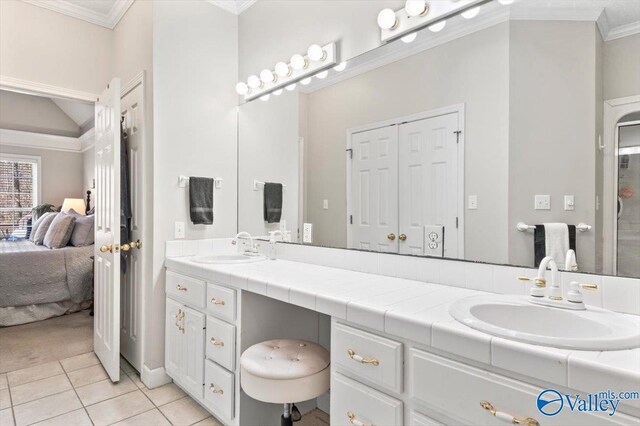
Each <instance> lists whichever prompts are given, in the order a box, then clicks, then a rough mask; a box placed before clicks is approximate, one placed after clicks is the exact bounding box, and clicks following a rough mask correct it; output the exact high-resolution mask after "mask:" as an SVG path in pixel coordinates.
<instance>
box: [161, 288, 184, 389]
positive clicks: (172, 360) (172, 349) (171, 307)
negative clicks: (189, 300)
mask: <svg viewBox="0 0 640 426" xmlns="http://www.w3.org/2000/svg"><path fill="white" fill-rule="evenodd" d="M166 301H167V304H166V319H165V327H164V333H165V342H164V366H165V369H166V370H167V374H169V375H170V376H171V377H172V378H173V379H174V380H176V381H178V379H177V378H178V377H180V364H181V363H182V353H183V351H182V334H183V332H184V331H183V328H184V327H183V325H182V323H183V317H182V315H183V314H184V311H183V309H182V305H181V304H180V303H178V302H176V301H174V300H172V299H166Z"/></svg>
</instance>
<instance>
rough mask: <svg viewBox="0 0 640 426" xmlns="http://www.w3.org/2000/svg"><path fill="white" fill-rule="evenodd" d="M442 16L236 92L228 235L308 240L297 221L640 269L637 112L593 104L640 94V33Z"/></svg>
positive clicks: (375, 238) (529, 260)
mask: <svg viewBox="0 0 640 426" xmlns="http://www.w3.org/2000/svg"><path fill="white" fill-rule="evenodd" d="M633 9H634V10H635V9H640V6H638V7H635V8H633ZM635 12H637V13H636V14H637V15H639V16H638V17H636V19H640V10H637V11H635ZM450 21H452V22H450V23H448V24H450V25H451V28H450V30H451V32H449V33H446V34H443V33H444V32H443V33H432V32H430V31H427V30H423V31H420V32H419V33H418V37H417V40H416V41H415V42H414V43H412V44H406V43H403V42H401V41H396V42H392V43H389V44H386V45H383V46H381V47H379V48H377V49H374V50H372V51H369V52H366V53H365V54H363V55H361V56H358V57H356V58H352V59H349V60H348V62H347V67H346V69H345V70H344V71H341V72H337V71H332V72H331V73H330V74H329V76H328V77H326V78H325V79H322V80H321V79H317V78H314V79H313V82H312V83H311V84H309V85H307V86H301V85H300V84H298V87H297V88H296V90H294V91H285V92H284V93H283V94H281V95H280V96H274V95H271V96H270V98H269V100H268V101H266V102H263V101H260V100H256V101H252V102H247V103H244V104H242V105H241V106H240V108H239V167H238V170H239V173H238V176H239V180H238V203H239V209H238V210H239V213H238V214H239V218H238V228H239V230H242V231H248V232H250V233H251V234H252V235H260V236H267V235H268V234H269V232H270V231H273V230H275V229H279V228H284V229H286V230H290V231H292V235H291V241H293V242H300V243H302V234H303V225H302V224H303V223H309V224H311V225H312V244H314V245H323V246H331V247H344V248H353V249H361V250H372V251H381V252H390V253H399V254H408V255H417V256H436V257H447V258H458V259H467V260H473V261H482V262H489V263H497V264H510V265H519V266H527V267H533V266H537V263H538V262H539V260H540V259H541V257H542V256H544V255H545V253H546V254H549V253H550V251H551V252H555V256H554V257H556V258H558V257H560V258H561V259H562V261H561V264H559V265H558V266H559V267H560V268H561V269H566V268H569V269H573V270H578V271H581V272H597V273H606V274H619V275H624V276H633V277H638V276H640V262H638V260H637V259H638V258H639V256H640V120H639V118H640V117H639V116H640V113H633V111H632V112H631V113H630V114H626V115H624V116H622V117H617V118H616V115H615V114H613V113H609V114H608V115H607V113H606V111H605V109H606V108H612V109H611V111H614V110H615V109H616V108H617V104H616V102H617V101H610V100H612V99H621V98H627V97H629V96H636V97H637V95H640V80H639V77H638V75H635V71H634V70H638V69H640V66H639V65H638V62H639V61H640V60H639V59H638V52H640V34H634V35H630V36H626V37H622V38H618V39H613V40H609V41H604V40H603V38H602V35H601V33H600V31H599V29H598V25H597V23H596V22H594V21H569V20H553V21H552V20H549V21H545V20H539V19H536V20H526V19H522V17H520V19H518V20H514V19H511V20H506V21H505V20H503V21H502V22H499V23H497V24H494V25H489V26H485V28H482V29H480V30H475V31H471V30H469V31H465V30H464V29H465V28H466V27H464V25H470V22H469V21H467V20H464V19H461V18H460V17H456V18H455V19H453V20H450ZM455 25H458V26H457V27H456V26H455ZM454 30H456V31H454ZM343 59H344V58H343ZM634 67H636V68H634ZM605 101H609V104H607V103H605ZM607 105H609V106H607ZM635 105H636V106H637V110H638V111H640V103H638V99H636V103H635ZM627 107H628V108H631V110H633V108H634V106H633V104H631V105H627ZM607 120H608V121H607ZM607 132H608V133H607ZM608 134H610V138H608V137H607V135H608ZM605 144H608V146H606V147H604V148H603V146H604V145H605ZM265 181H267V182H276V183H282V184H283V185H284V187H283V203H282V221H284V222H286V224H285V223H272V224H270V223H266V222H265V221H264V218H263V200H264V194H263V186H262V182H265ZM554 223H556V224H557V223H559V224H566V225H569V226H566V225H560V226H559V225H553V224H554ZM543 224H544V225H543ZM534 228H537V229H535V230H534ZM541 228H542V229H541ZM543 231H544V232H543ZM554 241H556V242H555V243H554ZM547 244H548V245H549V246H547ZM567 248H571V249H574V250H575V253H576V262H575V263H577V267H576V265H575V264H574V263H573V262H570V263H569V264H567V265H565V261H564V259H565V255H566V249H567ZM560 249H562V253H560V254H558V250H560Z"/></svg>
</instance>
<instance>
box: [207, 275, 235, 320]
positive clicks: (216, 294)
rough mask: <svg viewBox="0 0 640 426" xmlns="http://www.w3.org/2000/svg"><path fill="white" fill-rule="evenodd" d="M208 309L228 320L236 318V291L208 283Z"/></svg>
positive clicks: (212, 313)
mask: <svg viewBox="0 0 640 426" xmlns="http://www.w3.org/2000/svg"><path fill="white" fill-rule="evenodd" d="M207 311H208V312H209V313H210V314H211V315H213V316H216V317H218V318H222V319H223V320H227V321H234V320H235V319H236V291H235V290H233V289H231V288H226V287H222V286H219V285H217V284H211V283H207Z"/></svg>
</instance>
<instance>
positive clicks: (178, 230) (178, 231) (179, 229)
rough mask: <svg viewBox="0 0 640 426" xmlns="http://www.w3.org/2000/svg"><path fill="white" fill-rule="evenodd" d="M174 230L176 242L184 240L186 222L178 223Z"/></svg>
mask: <svg viewBox="0 0 640 426" xmlns="http://www.w3.org/2000/svg"><path fill="white" fill-rule="evenodd" d="M174 229H175V230H174V235H173V237H174V238H175V239H176V240H180V239H182V238H184V222H176V223H175V228H174Z"/></svg>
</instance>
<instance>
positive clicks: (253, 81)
mask: <svg viewBox="0 0 640 426" xmlns="http://www.w3.org/2000/svg"><path fill="white" fill-rule="evenodd" d="M247 83H248V84H249V87H251V88H252V89H259V88H260V87H262V81H261V80H260V79H259V78H258V76H255V75H250V76H249V78H248V79H247Z"/></svg>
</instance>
